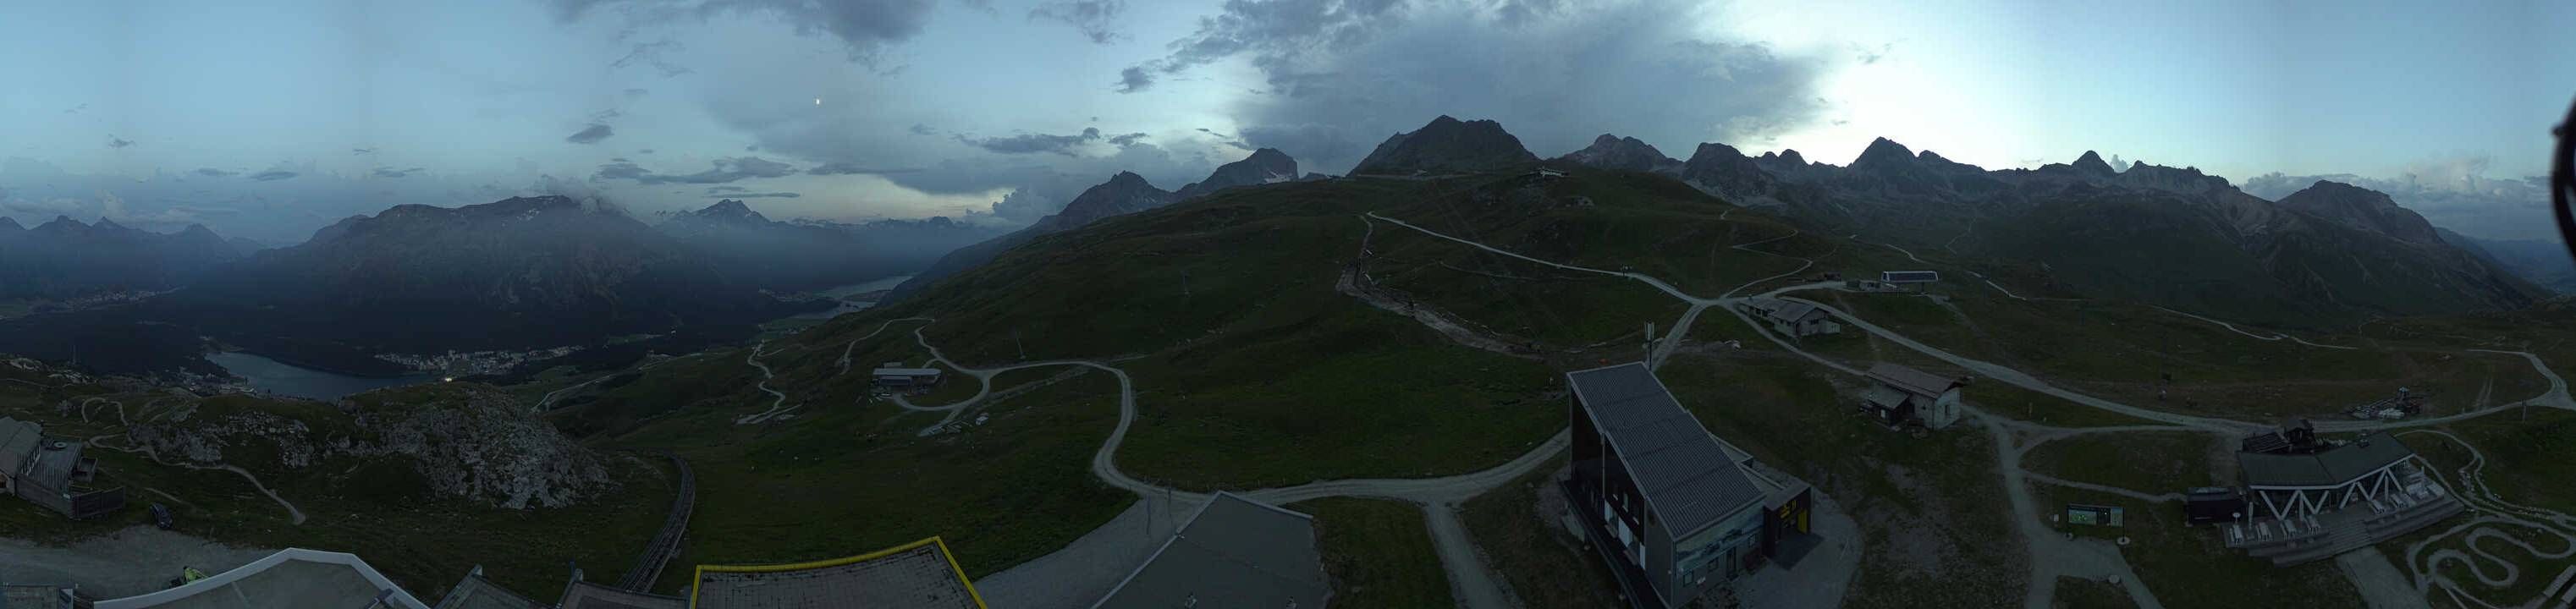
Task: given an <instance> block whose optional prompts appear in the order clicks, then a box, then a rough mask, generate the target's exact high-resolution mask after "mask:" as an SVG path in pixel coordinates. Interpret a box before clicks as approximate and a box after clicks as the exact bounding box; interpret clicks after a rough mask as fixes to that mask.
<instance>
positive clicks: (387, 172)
mask: <svg viewBox="0 0 2576 609" xmlns="http://www.w3.org/2000/svg"><path fill="white" fill-rule="evenodd" d="M420 170H421V168H419V167H412V168H409V169H395V168H392V167H377V168H376V170H375V171H372V172H368V175H372V176H375V177H379V178H401V177H409V176H411V174H412V173H414V172H418V171H420Z"/></svg>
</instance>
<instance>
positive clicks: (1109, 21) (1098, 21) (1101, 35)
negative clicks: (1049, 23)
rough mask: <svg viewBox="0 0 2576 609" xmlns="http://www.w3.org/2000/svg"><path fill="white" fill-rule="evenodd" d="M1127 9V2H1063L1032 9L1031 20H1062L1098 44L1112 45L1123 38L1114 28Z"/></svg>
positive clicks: (1041, 5) (1097, 0)
mask: <svg viewBox="0 0 2576 609" xmlns="http://www.w3.org/2000/svg"><path fill="white" fill-rule="evenodd" d="M1126 10H1127V2H1126V1H1125V0H1060V1H1057V2H1048V3H1045V4H1040V5H1038V6H1037V8H1032V9H1029V18H1030V19H1048V20H1053V21H1062V22H1064V23H1065V24H1066V25H1071V26H1073V29H1074V31H1077V32H1082V36H1083V37H1084V38H1089V39H1091V42H1093V43H1095V44H1109V43H1111V42H1116V41H1117V40H1118V39H1119V38H1121V36H1120V35H1119V33H1118V32H1117V30H1114V29H1111V28H1112V26H1113V25H1114V22H1116V21H1117V20H1118V14H1119V13H1122V12H1125V11H1126Z"/></svg>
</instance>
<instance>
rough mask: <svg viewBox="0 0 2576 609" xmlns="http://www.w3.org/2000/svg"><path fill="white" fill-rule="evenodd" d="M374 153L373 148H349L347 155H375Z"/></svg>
mask: <svg viewBox="0 0 2576 609" xmlns="http://www.w3.org/2000/svg"><path fill="white" fill-rule="evenodd" d="M375 153H376V149H374V148H351V149H349V154H375Z"/></svg>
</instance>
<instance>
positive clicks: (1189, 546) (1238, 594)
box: [1091, 492, 1333, 609]
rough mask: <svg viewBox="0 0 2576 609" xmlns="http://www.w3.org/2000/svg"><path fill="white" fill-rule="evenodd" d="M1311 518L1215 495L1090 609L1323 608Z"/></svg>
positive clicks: (1327, 591)
mask: <svg viewBox="0 0 2576 609" xmlns="http://www.w3.org/2000/svg"><path fill="white" fill-rule="evenodd" d="M1332 593H1333V589H1332V587H1331V586H1330V585H1328V584H1326V583H1325V581H1324V559H1323V554H1322V552H1321V551H1320V550H1317V549H1316V548H1315V517H1314V516H1309V515H1306V514H1301V513H1298V512H1293V511H1289V510H1288V509H1286V508H1281V507H1278V506H1274V505H1270V504H1267V503H1262V502H1259V501H1253V500H1251V499H1245V498H1243V497H1242V496H1239V495H1235V494H1233V493H1225V492H1219V493H1217V494H1216V496H1215V497H1211V498H1209V499H1208V502H1207V505H1204V506H1200V507H1199V511H1198V513H1197V514H1193V515H1191V516H1190V521H1189V522H1188V523H1187V524H1184V525H1181V530H1180V531H1179V532H1176V533H1174V534H1173V535H1172V537H1171V539H1167V540H1164V542H1163V547H1162V548H1160V549H1157V550H1154V555H1153V556H1151V557H1148V558H1146V559H1145V564H1144V565H1143V566H1139V567H1137V568H1136V572H1134V573H1129V574H1128V575H1127V579H1126V580H1125V581H1121V582H1118V587H1116V588H1112V589H1110V591H1109V595H1108V596H1105V597H1102V598H1101V599H1100V602H1098V603H1093V604H1092V605H1091V606H1092V607H1093V608H1094V609H1167V608H1171V607H1192V606H1195V607H1210V608H1213V607H1257V608H1262V609H1285V608H1289V607H1294V608H1296V609H1322V607H1324V604H1325V602H1326V601H1328V600H1329V599H1330V597H1331V596H1332Z"/></svg>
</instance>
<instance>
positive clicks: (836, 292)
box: [790, 275, 912, 319]
mask: <svg viewBox="0 0 2576 609" xmlns="http://www.w3.org/2000/svg"><path fill="white" fill-rule="evenodd" d="M910 279H912V276H911V275H896V276H893V277H887V278H884V279H878V280H875V281H870V282H867V283H853V284H850V285H844V286H834V287H829V288H824V289H821V290H817V291H816V292H815V293H818V294H822V295H824V296H830V297H832V299H833V300H840V301H841V305H840V306H838V307H833V308H830V309H826V310H821V311H815V312H812V313H799V314H797V315H796V316H795V317H792V318H790V319H831V318H834V317H839V316H840V315H841V314H842V313H850V312H854V311H860V310H865V309H867V308H868V307H872V306H876V304H877V303H876V302H875V301H869V300H862V301H856V302H853V301H848V300H841V299H844V298H848V297H851V296H856V295H859V294H866V293H869V292H882V291H885V290H891V289H894V286H898V285H903V282H904V281H906V280H910Z"/></svg>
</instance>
